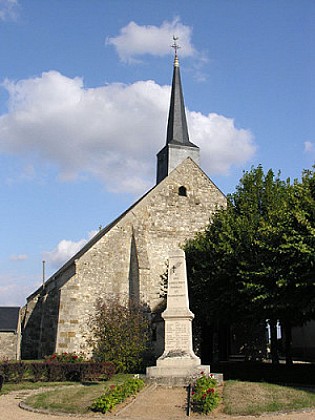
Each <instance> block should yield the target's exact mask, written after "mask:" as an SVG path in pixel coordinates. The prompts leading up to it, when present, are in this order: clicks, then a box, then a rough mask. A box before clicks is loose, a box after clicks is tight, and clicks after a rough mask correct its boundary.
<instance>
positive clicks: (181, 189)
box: [178, 186, 187, 197]
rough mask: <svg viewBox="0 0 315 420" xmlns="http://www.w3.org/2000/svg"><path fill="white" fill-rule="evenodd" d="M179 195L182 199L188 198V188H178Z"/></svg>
mask: <svg viewBox="0 0 315 420" xmlns="http://www.w3.org/2000/svg"><path fill="white" fill-rule="evenodd" d="M178 195H181V196H182V197H187V189H186V187H183V186H181V187H179V188H178Z"/></svg>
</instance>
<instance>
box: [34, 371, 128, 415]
mask: <svg viewBox="0 0 315 420" xmlns="http://www.w3.org/2000/svg"><path fill="white" fill-rule="evenodd" d="M130 376H132V375H124V374H117V375H115V376H114V377H113V378H112V379H110V380H108V381H106V382H98V383H86V384H77V385H74V386H72V387H71V388H70V387H69V388H63V389H60V388H59V389H56V390H49V391H47V392H43V393H40V394H37V395H32V396H30V397H28V398H27V400H26V404H27V405H30V406H31V407H33V408H41V409H46V410H50V411H59V412H63V413H78V414H86V413H88V412H90V411H89V407H90V406H91V404H92V402H93V401H94V400H95V399H96V398H98V397H99V396H100V395H101V394H103V391H104V389H105V388H108V387H110V386H111V385H117V384H119V383H122V382H123V381H124V380H125V379H126V378H128V377H130ZM72 385H73V383H72Z"/></svg>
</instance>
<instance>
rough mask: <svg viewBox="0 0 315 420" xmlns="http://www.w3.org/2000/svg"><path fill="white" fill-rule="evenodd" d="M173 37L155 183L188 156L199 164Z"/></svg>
mask: <svg viewBox="0 0 315 420" xmlns="http://www.w3.org/2000/svg"><path fill="white" fill-rule="evenodd" d="M177 39H178V38H176V37H173V40H174V44H173V45H172V47H173V48H174V50H175V57H174V69H173V80H172V91H171V102H170V109H169V114H168V124H167V136H166V146H165V147H164V148H163V149H162V150H161V151H160V152H159V153H158V155H157V159H158V164H157V183H159V182H160V181H162V179H164V178H165V177H166V176H167V175H168V174H169V173H170V172H171V171H172V170H173V169H175V168H176V166H178V165H179V164H180V163H181V162H182V161H183V160H184V159H186V158H187V157H188V156H189V157H191V158H192V159H193V160H195V161H196V162H197V163H198V164H199V147H198V146H196V145H194V144H193V143H191V142H190V140H189V134H188V127H187V120H186V112H185V103H184V95H183V89H182V83H181V77H180V69H179V60H178V54H177V51H178V49H179V48H180V47H179V46H178V45H177V43H176V41H177Z"/></svg>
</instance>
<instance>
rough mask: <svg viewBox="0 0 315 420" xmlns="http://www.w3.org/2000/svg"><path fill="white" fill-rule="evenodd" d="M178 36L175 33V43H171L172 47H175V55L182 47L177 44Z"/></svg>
mask: <svg viewBox="0 0 315 420" xmlns="http://www.w3.org/2000/svg"><path fill="white" fill-rule="evenodd" d="M177 40H178V37H176V36H175V35H173V41H174V43H173V45H171V47H172V48H174V51H175V56H177V51H178V50H179V49H180V46H179V45H178V44H177V42H176V41H177Z"/></svg>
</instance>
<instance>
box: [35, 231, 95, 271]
mask: <svg viewBox="0 0 315 420" xmlns="http://www.w3.org/2000/svg"><path fill="white" fill-rule="evenodd" d="M96 233H97V231H92V232H90V233H89V234H88V238H87V239H80V240H79V241H77V242H74V241H69V240H66V239H63V240H62V241H60V242H59V243H58V244H57V246H56V247H55V248H54V249H53V250H52V251H47V252H44V254H43V259H44V260H45V261H46V262H47V263H48V264H49V265H50V266H51V267H52V268H59V267H60V266H62V265H63V264H64V263H65V262H66V261H68V260H69V259H70V258H71V257H73V256H74V255H75V254H76V253H77V252H79V251H80V249H81V248H83V246H84V245H85V244H86V243H87V242H88V241H89V240H90V239H91V238H92V237H93V236H94V235H95V234H96Z"/></svg>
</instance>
